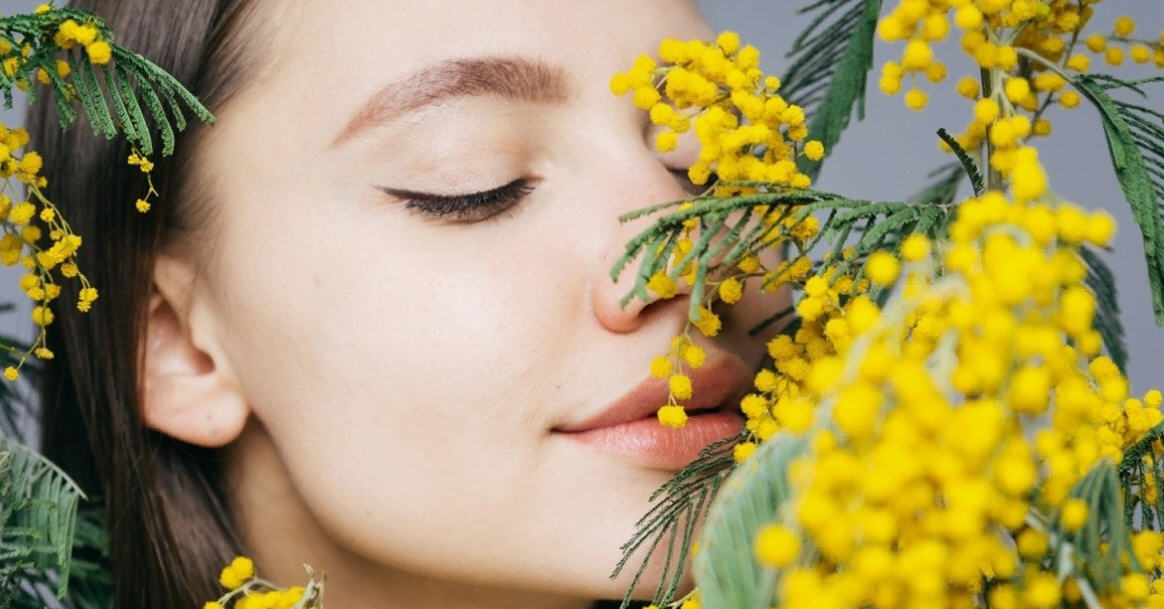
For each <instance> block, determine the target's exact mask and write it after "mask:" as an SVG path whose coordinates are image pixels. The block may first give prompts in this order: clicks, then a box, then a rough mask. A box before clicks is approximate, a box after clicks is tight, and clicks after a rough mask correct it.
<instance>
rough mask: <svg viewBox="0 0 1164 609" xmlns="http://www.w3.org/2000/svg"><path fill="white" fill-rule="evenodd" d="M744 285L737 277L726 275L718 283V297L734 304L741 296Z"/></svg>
mask: <svg viewBox="0 0 1164 609" xmlns="http://www.w3.org/2000/svg"><path fill="white" fill-rule="evenodd" d="M743 295H744V286H743V284H741V283H740V281H739V280H738V279H735V278H734V277H728V278H727V279H724V280H723V281H722V282H720V284H719V297H720V298H721V299H723V301H724V302H726V303H728V304H735V303H737V302H739V301H740V299H741V298H743Z"/></svg>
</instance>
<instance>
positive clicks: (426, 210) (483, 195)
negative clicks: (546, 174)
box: [383, 178, 534, 223]
mask: <svg viewBox="0 0 1164 609" xmlns="http://www.w3.org/2000/svg"><path fill="white" fill-rule="evenodd" d="M383 190H384V192H386V193H388V194H390V195H392V196H394V197H397V198H399V199H403V200H404V206H405V207H406V208H407V209H409V210H412V211H415V212H418V213H421V214H425V215H428V216H433V217H436V218H451V219H453V220H454V221H456V222H464V223H471V222H480V221H482V220H487V219H489V218H491V217H493V216H495V215H497V214H499V213H501V212H503V211H505V210H506V209H508V208H510V207H512V206H514V205H516V204H517V203H520V202H521V200H522V199H524V198H525V197H526V196H527V195H529V194H530V193H531V192H533V190H534V185H533V183H532V181H531V180H529V179H527V178H518V179H516V180H514V181H512V182H509V183H508V184H504V185H502V186H498V187H497V188H491V189H489V190H482V191H480V192H472V193H469V194H464V195H441V194H434V193H425V192H415V191H411V190H400V189H395V188H384V189H383Z"/></svg>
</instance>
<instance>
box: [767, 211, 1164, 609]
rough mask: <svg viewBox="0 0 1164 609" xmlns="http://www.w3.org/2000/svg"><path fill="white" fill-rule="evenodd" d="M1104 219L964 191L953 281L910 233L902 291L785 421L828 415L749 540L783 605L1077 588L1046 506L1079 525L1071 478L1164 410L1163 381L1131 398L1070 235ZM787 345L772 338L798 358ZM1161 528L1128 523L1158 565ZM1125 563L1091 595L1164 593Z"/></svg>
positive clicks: (1073, 601) (938, 602)
mask: <svg viewBox="0 0 1164 609" xmlns="http://www.w3.org/2000/svg"><path fill="white" fill-rule="evenodd" d="M1095 226H1100V228H1093V227H1095ZM1110 227H1111V222H1110V217H1108V216H1106V215H1105V214H1102V212H1099V213H1094V214H1091V215H1088V214H1086V213H1084V212H1083V211H1081V210H1079V209H1078V208H1075V207H1074V206H1071V205H1069V204H1064V205H1062V206H1060V207H1057V208H1053V207H1049V206H1046V205H1043V204H1040V203H1024V202H1019V201H1012V200H1010V199H1008V198H1007V197H1006V196H1005V195H1003V194H1002V193H1000V192H997V191H990V192H987V193H985V194H984V195H983V196H981V197H979V198H971V199H969V200H966V201H964V202H963V203H962V204H961V205H960V206H959V208H958V215H957V219H956V221H955V223H954V224H953V225H952V226H951V229H950V234H951V242H950V243H949V244H948V246H945V247H943V248H942V250H943V251H941V252H938V254H939V256H940V259H941V261H942V263H943V265H944V266H943V268H944V269H945V270H946V275H945V277H944V278H943V279H941V280H939V281H937V282H931V281H930V279H929V278H930V277H931V276H932V268H930V265H931V263H932V260H931V259H930V256H929V254H930V247H929V245H930V244H928V243H927V242H925V240H924V238H920V237H914V238H912V243H911V244H910V247H909V248H905V247H903V257H904V258H905V259H906V267H905V269H904V270H905V271H907V275H906V277H905V284H906V287H905V290H904V291H903V292H902V295H901V298H900V300H899V301H898V302H897V303H896V305H892V304H891V305H890V306H889V307H888V308H887V309H886V310H885V311H884V312H878V311H877V310H876V308H875V306H872V305H869V306H868V310H867V312H866V313H865V314H864V315H866V316H867V317H866V318H865V321H864V322H863V323H862V324H861V325H864V326H866V328H865V330H863V331H857V332H855V333H854V335H855V338H853V339H852V340H851V343H850V344H849V346H848V348H847V349H843V348H842V349H838V350H837V353H838V355H836V356H832V357H828V356H826V357H824V358H818V359H817V361H816V362H815V364H814V365H812V366H805V370H804V372H803V373H802V376H804V377H807V379H808V382H807V383H805V384H804V385H802V386H801V388H800V391H801V393H800V394H799V395H798V396H797V399H798V400H799V403H800V404H801V408H800V410H801V412H799V413H797V414H796V416H797V417H799V422H798V423H797V424H795V425H790V424H788V423H785V424H784V425H783V428H784V429H788V430H789V431H790V432H795V431H798V430H803V429H808V428H809V423H808V421H809V420H811V418H812V416H813V413H812V408H811V406H810V405H811V404H820V405H821V406H820V408H821V409H822V413H826V416H824V417H818V418H823V419H824V420H821V421H818V425H816V426H815V427H812V428H811V431H810V433H811V434H812V436H811V437H812V442H811V449H810V450H809V451H808V453H807V454H806V455H805V456H803V457H801V458H799V459H798V460H796V461H795V462H794V463H793V464H792V465H791V466H790V470H789V476H790V480H791V482H792V484H793V487H794V488H795V489H796V490H795V500H794V501H793V503H792V507H791V508H790V510H789V513H788V515H787V517H786V520H785V521H784V522H781V523H773V524H772V525H770V526H768V527H765V528H764V529H762V530H761V531H760V533H759V535H757V537H756V539H755V548H756V554H757V559H758V560H760V561H761V562H762V563H764V564H768V565H771V566H774V567H782V568H784V570H783V571H782V572H781V575H780V577H781V582H780V588H779V589H780V596H781V599H782V604H781V605H780V606H781V607H786V608H789V609H795V608H799V607H809V606H813V607H816V606H837V607H850V606H851V607H858V606H872V607H878V608H889V607H922V606H925V607H931V606H955V607H957V606H966V607H969V606H971V605H970V604H969V603H970V602H971V600H972V599H973V598H975V595H978V594H985V595H986V596H987V597H988V598H989V606H991V607H1023V608H1031V609H1034V608H1038V607H1058V606H1060V604H1061V603H1066V604H1067V605H1068V606H1075V605H1079V604H1081V601H1080V594H1081V592H1080V588H1079V587H1078V582H1074V581H1072V582H1071V583H1069V584H1066V585H1064V584H1061V583H1060V581H1059V578H1058V577H1057V575H1058V574H1057V571H1056V570H1055V569H1056V568H1057V567H1056V566H1054V565H1052V563H1051V562H1050V558H1049V556H1050V555H1051V554H1052V553H1054V552H1056V551H1058V549H1057V548H1056V547H1054V544H1052V543H1050V538H1049V535H1051V534H1052V533H1050V532H1048V530H1047V529H1046V527H1045V526H1044V525H1043V524H1041V523H1047V522H1054V519H1055V517H1056V515H1058V518H1059V521H1060V523H1061V524H1060V527H1061V528H1062V529H1063V530H1066V531H1072V530H1078V529H1079V528H1080V527H1082V526H1083V524H1084V523H1085V522H1086V520H1087V518H1088V505H1087V504H1086V503H1084V502H1082V501H1080V500H1078V499H1073V498H1071V497H1069V493H1070V491H1071V489H1072V488H1073V487H1074V486H1075V485H1076V484H1077V483H1078V482H1079V481H1080V479H1081V478H1082V477H1083V476H1084V474H1086V473H1087V472H1088V471H1089V470H1090V469H1091V468H1092V466H1094V465H1095V464H1096V463H1098V462H1099V461H1100V460H1102V459H1111V460H1113V461H1114V462H1117V463H1118V462H1119V460H1120V459H1121V458H1122V454H1123V450H1124V449H1125V448H1126V447H1128V446H1129V445H1131V444H1132V443H1133V442H1135V441H1136V440H1137V439H1139V438H1142V437H1143V436H1144V434H1145V433H1146V432H1147V431H1148V430H1150V429H1152V428H1153V427H1155V426H1156V425H1158V424H1160V422H1161V421H1162V420H1164V415H1162V414H1161V411H1160V405H1161V402H1162V401H1164V399H1162V397H1161V394H1160V392H1159V391H1150V392H1148V393H1147V394H1146V395H1144V396H1143V397H1142V398H1136V397H1133V396H1131V395H1130V394H1129V387H1128V382H1127V379H1126V378H1125V377H1124V376H1123V375H1122V374H1121V372H1120V371H1119V369H1118V368H1117V367H1116V366H1115V364H1113V363H1112V361H1111V360H1110V359H1109V358H1107V357H1106V356H1102V355H1099V349H1100V345H1101V343H1100V339H1099V337H1098V335H1097V334H1096V333H1095V330H1093V329H1092V317H1093V316H1094V314H1095V301H1094V297H1093V296H1092V294H1091V293H1090V292H1089V291H1088V290H1087V289H1086V288H1085V287H1084V285H1083V280H1084V277H1085V269H1084V266H1083V262H1082V261H1081V259H1080V257H1079V255H1078V253H1077V249H1078V246H1079V245H1080V244H1081V243H1090V244H1094V245H1101V246H1102V245H1106V244H1107V243H1108V242H1109V241H1110V239H1111V236H1112V232H1111V228H1110ZM906 251H908V252H909V254H908V255H906V254H905V253H904V252H906ZM868 264H869V265H870V266H873V265H875V264H878V263H876V262H875V261H874V259H873V258H872V257H871V258H870V260H869V261H868ZM870 272H871V273H872V269H870ZM896 275H897V269H896V268H893V269H889V270H887V271H885V275H884V277H883V279H886V280H889V279H890V277H893V276H896ZM806 292H808V288H806ZM821 293H822V294H823V293H824V292H821ZM858 298H860V297H858ZM849 317H851V314H850V315H846V316H845V317H842V318H841V319H846V318H849ZM849 321H852V320H851V319H850V320H849ZM792 344H793V343H792V342H791V340H790V339H789V338H788V337H787V336H782V337H778V338H777V339H775V340H774V341H773V344H772V345H771V346H770V347H771V348H772V349H773V351H774V353H773V355H774V357H780V358H783V359H786V360H787V358H789V357H790V355H791V354H792V353H793V347H792ZM757 385H759V382H758V383H757ZM761 406H762V404H760V403H757V408H760V407H761ZM785 408H786V412H787V411H788V410H787V409H788V407H787V406H785ZM777 414H778V413H777ZM1043 425H1045V427H1042V426H1043ZM1155 448H1156V450H1155V457H1154V458H1156V459H1159V458H1160V457H1161V455H1162V454H1164V451H1162V449H1161V447H1159V446H1156V447H1155ZM1149 458H1151V457H1149ZM1151 492H1153V493H1155V492H1156V491H1155V490H1152V491H1151ZM797 531H799V532H800V534H801V535H803V540H804V541H806V542H808V543H809V544H811V547H812V548H813V551H812V552H807V551H805V549H803V548H802V547H801V539H802V538H801V536H800V535H798V534H796V532H797ZM1162 544H1164V540H1162V538H1161V536H1160V535H1159V534H1158V533H1155V532H1152V531H1141V532H1139V533H1137V534H1136V536H1135V538H1134V544H1133V545H1134V547H1135V550H1136V553H1137V554H1138V555H1140V556H1141V557H1142V558H1143V560H1142V561H1141V566H1144V568H1145V569H1147V572H1148V573H1151V572H1152V571H1153V570H1154V569H1155V568H1157V567H1158V566H1159V565H1160V554H1159V551H1160V548H1161V545H1162ZM1125 569H1126V573H1125V575H1124V577H1123V579H1121V583H1120V585H1119V586H1117V587H1114V588H1113V589H1110V590H1099V591H1098V592H1097V593H1098V594H1099V597H1100V598H1101V600H1102V601H1103V605H1104V606H1115V607H1123V606H1134V605H1135V603H1137V602H1143V601H1145V600H1146V599H1148V598H1149V597H1151V598H1153V599H1155V600H1154V601H1153V602H1164V586H1162V585H1161V584H1159V583H1152V582H1150V581H1149V579H1148V577H1147V576H1145V575H1144V574H1143V573H1140V572H1137V571H1136V570H1134V569H1132V568H1131V567H1130V566H1127V565H1126V563H1125ZM984 581H989V582H990V587H989V588H984V587H983V583H984Z"/></svg>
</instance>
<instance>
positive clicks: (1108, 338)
mask: <svg viewBox="0 0 1164 609" xmlns="http://www.w3.org/2000/svg"><path fill="white" fill-rule="evenodd" d="M1079 254H1080V257H1082V258H1083V263H1084V265H1085V266H1086V267H1087V278H1086V279H1085V284H1086V285H1087V287H1088V289H1090V290H1091V292H1092V293H1093V294H1095V303H1096V307H1095V320H1094V324H1093V325H1094V327H1095V330H1096V331H1097V332H1099V334H1100V336H1102V337H1103V345H1104V348H1106V349H1107V353H1108V356H1110V357H1111V359H1112V361H1113V362H1115V364H1116V365H1117V366H1119V368H1120V370H1122V371H1125V373H1126V370H1127V366H1128V349H1127V346H1126V345H1125V344H1124V325H1123V322H1122V321H1120V305H1119V300H1118V299H1117V297H1116V283H1115V273H1113V272H1112V270H1111V268H1109V267H1108V266H1107V263H1106V262H1104V261H1103V258H1100V256H1099V254H1098V253H1096V252H1095V251H1094V250H1092V249H1091V248H1087V247H1083V248H1080V250H1079Z"/></svg>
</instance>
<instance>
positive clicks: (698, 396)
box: [554, 353, 752, 432]
mask: <svg viewBox="0 0 1164 609" xmlns="http://www.w3.org/2000/svg"><path fill="white" fill-rule="evenodd" d="M683 374H686V375H687V376H689V377H690V378H691V387H692V392H691V398H690V399H689V400H685V401H681V402H680V405H682V406H683V408H684V410H687V411H689V412H690V411H694V410H706V409H710V408H716V407H720V406H726V407H731V406H735V405H736V404H738V402H739V400H741V399H743V397H744V395H746V394H747V393H748V391H750V390H751V388H752V372H751V370H749V369H748V367H747V365H746V364H744V362H743V361H742V360H741V359H740V358H738V357H736V356H734V355H731V354H727V353H716V354H711V353H709V354H708V358H707V361H706V362H705V363H704V364H703V365H702V366H700V367H699V368H696V369H694V370H687V371H684V372H683ZM669 395H670V391H669V388H668V381H667V379H659V378H655V377H652V376H648V377H647V378H645V379H643V380H642V381H641V382H639V384H637V385H635V387H634V388H633V389H631V390H630V391H629V392H627V393H626V394H625V395H623V396H622V397H620V398H618V399H617V400H615V401H614V402H612V403H611V404H610V405H609V406H607V407H606V408H604V409H602V411H601V412H598V413H597V414H595V415H593V416H591V417H589V418H587V419H585V420H582V421H579V422H576V423H568V424H566V425H560V426H558V427H555V428H554V431H563V432H576V431H586V430H589V429H597V428H600V427H610V426H612V425H618V424H620V423H627V422H629V421H634V420H635V419H641V418H643V417H646V416H649V415H652V414H654V413H655V412H656V411H658V410H659V408H660V407H661V406H664V405H666V404H667V398H668V397H669ZM683 402H685V403H683Z"/></svg>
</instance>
